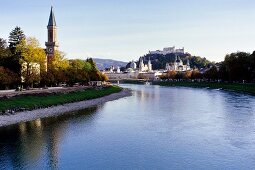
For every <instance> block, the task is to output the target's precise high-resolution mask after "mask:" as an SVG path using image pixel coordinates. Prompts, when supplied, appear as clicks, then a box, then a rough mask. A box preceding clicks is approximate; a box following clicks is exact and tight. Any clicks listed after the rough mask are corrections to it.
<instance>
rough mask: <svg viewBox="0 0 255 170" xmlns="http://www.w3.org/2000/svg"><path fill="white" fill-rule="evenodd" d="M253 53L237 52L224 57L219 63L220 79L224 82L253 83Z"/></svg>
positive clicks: (254, 71) (254, 70)
mask: <svg viewBox="0 0 255 170" xmlns="http://www.w3.org/2000/svg"><path fill="white" fill-rule="evenodd" d="M254 63H255V53H254V52H253V54H249V53H245V52H237V53H231V54H228V55H226V57H225V60H224V62H222V63H221V67H220V71H219V73H220V77H221V79H222V80H225V81H239V82H242V81H243V80H245V81H254V80H255V77H254V73H255V68H254V67H255V64H254Z"/></svg>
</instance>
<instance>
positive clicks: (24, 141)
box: [0, 106, 103, 169]
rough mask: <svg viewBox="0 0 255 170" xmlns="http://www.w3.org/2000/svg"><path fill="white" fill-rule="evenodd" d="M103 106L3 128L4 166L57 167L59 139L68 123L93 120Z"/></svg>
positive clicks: (0, 134) (0, 159)
mask: <svg viewBox="0 0 255 170" xmlns="http://www.w3.org/2000/svg"><path fill="white" fill-rule="evenodd" d="M101 107H103V106H95V107H92V108H89V109H85V110H80V111H77V112H71V113H67V114H65V115H63V116H60V117H57V118H46V119H42V120H41V119H38V120H35V121H32V122H27V123H20V124H18V125H13V126H9V127H6V128H1V129H0V137H1V138H0V153H1V155H0V164H1V167H2V168H4V169H5V168H6V169H9V168H11V169H12V168H14V169H16V168H17V169H19V168H21V167H22V168H24V169H26V168H29V169H30V168H32V169H33V168H41V169H43V167H45V166H46V167H48V168H50V169H58V161H59V143H60V142H61V140H62V137H63V136H64V134H65V133H67V131H68V124H69V123H72V122H73V121H74V122H75V123H77V122H80V123H92V122H93V120H94V119H95V117H96V115H95V113H96V112H97V110H98V109H100V108H101ZM40 161H41V162H40ZM44 161H45V162H44ZM45 164H46V165H45Z"/></svg>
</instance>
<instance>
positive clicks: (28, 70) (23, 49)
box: [17, 37, 46, 86]
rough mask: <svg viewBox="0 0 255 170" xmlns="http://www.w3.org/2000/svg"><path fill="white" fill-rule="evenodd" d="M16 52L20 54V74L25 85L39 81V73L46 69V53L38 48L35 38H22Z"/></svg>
mask: <svg viewBox="0 0 255 170" xmlns="http://www.w3.org/2000/svg"><path fill="white" fill-rule="evenodd" d="M17 52H19V53H20V54H21V58H20V64H21V66H22V68H21V76H22V77H23V81H24V83H25V84H26V85H27V86H30V85H32V86H33V84H34V83H39V82H40V73H41V72H43V71H45V69H46V66H45V64H46V54H45V51H44V49H42V48H40V44H39V41H38V40H37V39H36V38H32V37H29V38H27V39H22V40H21V42H20V43H19V44H18V45H17Z"/></svg>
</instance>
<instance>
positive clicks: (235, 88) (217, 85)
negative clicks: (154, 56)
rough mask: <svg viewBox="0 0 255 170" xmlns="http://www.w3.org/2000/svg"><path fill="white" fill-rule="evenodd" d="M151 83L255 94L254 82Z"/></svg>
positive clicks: (127, 82)
mask: <svg viewBox="0 0 255 170" xmlns="http://www.w3.org/2000/svg"><path fill="white" fill-rule="evenodd" d="M144 83H145V81H142V80H132V81H128V80H125V81H124V84H144ZM151 83H152V84H151V85H159V86H165V87H189V88H201V89H202V88H208V89H220V90H223V91H229V92H235V93H243V94H247V95H252V96H255V84H252V83H250V84H249V83H245V84H242V83H223V82H196V81H195V82H191V81H154V82H153V81H152V82H151Z"/></svg>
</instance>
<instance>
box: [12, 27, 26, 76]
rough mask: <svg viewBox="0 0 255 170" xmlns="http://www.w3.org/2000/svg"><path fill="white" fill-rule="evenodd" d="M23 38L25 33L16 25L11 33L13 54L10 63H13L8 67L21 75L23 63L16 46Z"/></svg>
mask: <svg viewBox="0 0 255 170" xmlns="http://www.w3.org/2000/svg"><path fill="white" fill-rule="evenodd" d="M23 39H25V34H24V32H23V31H22V29H21V28H20V27H15V28H14V29H13V30H12V31H11V33H10V35H9V50H10V52H11V56H10V58H9V61H8V63H11V64H8V68H9V69H10V70H12V71H13V72H15V73H17V74H19V75H20V70H21V65H20V63H19V61H20V58H21V54H20V52H18V51H17V50H16V47H17V46H18V45H19V44H20V42H21V40H23Z"/></svg>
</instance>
